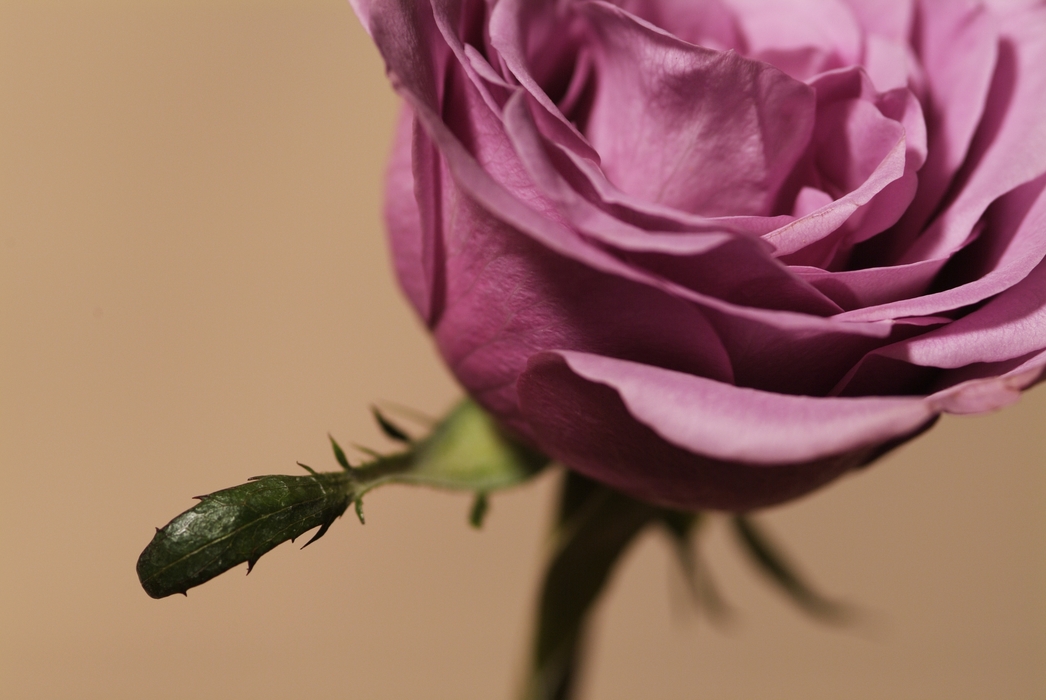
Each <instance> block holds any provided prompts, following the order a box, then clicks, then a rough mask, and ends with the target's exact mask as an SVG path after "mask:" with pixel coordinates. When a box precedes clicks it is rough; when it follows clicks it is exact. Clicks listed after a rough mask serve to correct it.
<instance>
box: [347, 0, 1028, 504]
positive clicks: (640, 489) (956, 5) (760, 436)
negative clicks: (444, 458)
mask: <svg viewBox="0 0 1046 700" xmlns="http://www.w3.org/2000/svg"><path fill="white" fill-rule="evenodd" d="M353 4H354V7H355V9H356V12H357V14H358V15H359V17H360V18H361V20H362V21H363V23H364V25H365V26H366V27H367V28H368V30H369V32H370V33H371V36H372V37H373V39H374V41H375V42H376V44H377V46H378V48H379V49H380V51H381V53H382V55H383V57H384V59H385V61H386V64H387V67H388V71H389V76H390V78H391V80H392V82H393V85H394V87H395V89H396V90H397V92H398V93H399V94H400V95H401V96H402V97H403V98H404V100H405V103H406V105H407V109H406V114H405V116H404V118H403V119H402V121H401V123H400V125H399V130H398V133H397V136H396V142H395V146H394V152H393V156H392V160H391V165H390V170H389V174H388V183H387V203H386V213H387V221H388V228H389V231H390V237H391V245H392V250H393V254H394V260H395V267H396V271H397V273H398V276H399V279H400V282H401V284H402V286H403V289H404V290H405V292H406V294H407V296H408V297H409V299H410V301H411V302H412V303H413V305H414V307H415V309H416V310H417V311H418V313H419V314H420V315H421V317H422V318H423V319H424V321H425V322H426V323H427V324H428V326H429V328H430V329H431V332H432V334H433V336H434V338H435V341H436V344H437V346H438V348H439V350H440V352H441V353H442V355H443V357H444V359H445V360H446V362H447V364H448V365H449V367H450V368H451V370H452V371H453V372H454V374H455V375H456V377H457V378H458V380H459V381H460V382H461V383H462V384H463V385H464V387H465V388H466V390H467V391H468V392H469V393H470V394H471V395H472V397H473V398H475V399H476V400H477V401H478V402H480V403H481V404H482V405H483V406H484V407H485V408H487V409H488V410H489V411H491V412H492V413H493V414H494V415H495V416H497V417H498V418H499V419H500V421H501V422H502V423H503V424H504V425H505V426H506V427H508V428H509V429H510V430H512V431H514V432H515V433H517V434H518V435H519V436H520V437H522V438H524V439H526V440H528V441H530V442H532V443H533V444H534V445H536V446H538V447H539V448H540V449H542V450H544V451H545V452H547V453H548V454H550V455H551V456H553V457H555V458H557V459H558V460H560V461H561V462H563V463H564V464H566V465H567V466H569V467H570V468H572V469H575V470H577V471H579V472H582V473H584V474H586V475H588V476H590V477H593V478H595V479H598V480H601V481H603V482H605V483H608V484H610V485H612V486H614V487H616V488H619V489H621V490H623V491H625V492H628V493H630V494H632V495H635V496H637V497H639V498H643V499H646V500H649V501H652V502H656V503H660V504H667V505H672V506H678V507H686V508H718V509H727V510H745V509H749V508H753V507H759V506H765V505H769V504H773V503H777V502H780V501H783V500H786V499H789V498H793V497H796V496H799V495H802V494H804V493H806V492H808V491H810V490H812V489H814V488H816V487H818V486H820V485H822V484H824V483H826V482H828V481H830V480H831V479H834V478H835V477H837V476H838V475H840V474H842V473H843V472H845V471H847V470H849V469H851V468H853V467H856V466H860V465H862V464H866V463H868V462H869V461H871V460H872V459H874V458H875V457H877V456H878V455H880V454H881V453H883V452H885V451H886V450H887V449H889V448H891V447H892V446H895V445H897V444H900V443H901V442H903V441H905V440H907V439H909V438H911V437H912V436H914V435H916V434H918V433H919V432H921V431H922V430H924V429H926V428H927V427H929V426H930V425H931V424H932V423H933V421H934V420H935V418H936V417H937V416H939V415H940V414H941V413H944V412H947V413H979V412H983V411H989V410H993V409H997V408H999V407H1001V406H1004V405H1006V404H1008V403H1010V402H1012V401H1014V400H1015V399H1016V398H1017V397H1018V395H1019V393H1020V391H1021V390H1023V389H1024V388H1026V387H1028V386H1030V385H1031V384H1033V383H1034V382H1036V381H1037V380H1038V379H1039V377H1040V375H1041V373H1042V368H1043V365H1044V364H1046V352H1044V348H1046V304H1044V300H1046V265H1044V264H1043V263H1042V262H1041V260H1042V258H1043V256H1044V253H1046V193H1044V188H1046V175H1044V173H1046V118H1044V117H1043V115H1044V114H1046V6H1044V4H1043V3H1041V2H999V3H992V4H991V5H990V6H982V5H979V4H976V3H973V2H964V1H962V0H904V1H901V0H891V2H889V3H880V2H873V0H845V1H844V0H788V1H787V2H784V1H781V0H778V1H776V2H772V3H771V2H763V1H762V0H622V1H621V2H620V3H619V4H618V5H617V6H615V5H611V4H608V3H604V2H581V1H578V2H569V1H565V0H564V1H558V2H557V1H555V0H544V1H538V0H489V1H488V2H483V1H482V0H424V1H421V0H353Z"/></svg>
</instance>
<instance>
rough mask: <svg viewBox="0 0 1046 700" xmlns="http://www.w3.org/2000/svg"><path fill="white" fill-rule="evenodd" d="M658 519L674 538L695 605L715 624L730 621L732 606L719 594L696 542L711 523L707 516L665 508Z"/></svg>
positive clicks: (676, 551) (679, 560)
mask: <svg viewBox="0 0 1046 700" xmlns="http://www.w3.org/2000/svg"><path fill="white" fill-rule="evenodd" d="M659 522H660V524H661V526H662V528H663V529H664V530H665V532H666V533H667V534H668V536H669V538H670V539H671V540H672V549H673V550H674V551H675V555H676V560H677V561H678V562H679V568H680V571H682V573H683V578H684V580H685V581H686V584H687V588H688V589H689V591H690V595H691V597H692V598H693V601H694V604H695V605H697V607H698V608H699V609H701V610H703V611H704V612H705V613H706V614H707V615H708V618H709V620H711V621H712V622H713V623H725V622H727V621H728V620H729V618H730V609H729V606H728V605H727V604H726V602H725V601H724V599H723V597H722V595H721V594H720V593H719V588H718V587H717V586H716V584H715V581H714V580H713V578H712V573H711V571H710V570H709V568H708V566H707V564H705V562H704V561H703V559H702V558H701V556H700V555H699V554H698V548H697V544H696V540H697V537H698V535H699V533H700V531H701V529H702V527H703V526H704V524H705V523H706V522H708V515H707V514H705V513H687V512H684V511H678V510H663V511H661V513H660V517H659Z"/></svg>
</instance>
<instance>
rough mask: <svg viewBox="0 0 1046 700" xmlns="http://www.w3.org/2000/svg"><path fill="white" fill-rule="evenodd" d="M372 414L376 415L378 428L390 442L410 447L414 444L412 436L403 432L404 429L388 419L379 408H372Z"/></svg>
mask: <svg viewBox="0 0 1046 700" xmlns="http://www.w3.org/2000/svg"><path fill="white" fill-rule="evenodd" d="M370 412H371V413H372V414H373V415H374V420H376V421H377V422H378V427H379V428H381V432H383V433H385V436H386V437H388V438H389V439H390V440H395V441H396V442H402V443H406V444H408V445H409V444H410V443H412V442H413V440H412V439H411V437H410V435H407V432H406V431H405V430H403V428H401V427H399V426H398V425H396V424H395V423H393V422H392V421H390V420H389V419H388V418H386V417H385V414H383V413H382V412H381V410H380V409H379V408H378V407H377V406H371V407H370Z"/></svg>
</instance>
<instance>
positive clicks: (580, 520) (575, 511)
mask: <svg viewBox="0 0 1046 700" xmlns="http://www.w3.org/2000/svg"><path fill="white" fill-rule="evenodd" d="M663 512H664V511H663V510H662V509H660V508H656V507H654V506H651V505H648V504H646V503H641V502H639V501H636V500H633V499H631V498H629V497H627V496H624V495H622V494H620V493H618V492H616V491H613V490H611V489H608V488H606V487H605V486H602V485H600V484H598V483H596V482H594V481H591V480H590V479H587V478H585V477H583V476H580V475H579V474H576V473H574V472H572V471H568V472H567V474H566V476H565V478H564V481H563V490H562V494H561V496H560V503H559V510H558V513H557V515H556V522H555V526H554V530H553V537H552V547H551V553H550V556H549V565H548V569H547V570H546V572H545V580H544V585H543V587H542V591H541V601H540V604H539V608H538V619H537V629H536V634H535V638H534V641H533V646H532V648H531V655H532V658H531V660H530V662H529V664H528V671H527V673H528V675H527V678H526V685H525V687H524V691H523V695H522V699H523V700H570V698H572V697H573V696H574V692H575V691H576V688H577V679H578V673H579V669H580V664H581V662H582V657H583V651H584V641H585V631H586V625H587V623H588V619H589V613H590V612H591V610H592V606H593V604H594V603H595V602H596V601H597V600H598V598H599V595H600V593H601V592H602V591H603V587H604V586H605V584H606V582H607V580H608V579H609V577H610V573H611V571H612V570H613V568H614V564H615V563H616V562H617V561H618V559H620V557H621V555H622V554H623V553H624V551H625V550H626V549H627V548H628V545H629V544H630V543H631V542H632V541H633V540H634V539H635V537H636V535H638V534H639V533H640V532H642V530H643V528H645V527H646V526H647V525H648V524H650V523H651V522H653V521H655V520H658V519H659V518H660V517H661V515H662V513H663Z"/></svg>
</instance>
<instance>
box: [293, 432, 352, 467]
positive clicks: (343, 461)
mask: <svg viewBox="0 0 1046 700" xmlns="http://www.w3.org/2000/svg"><path fill="white" fill-rule="evenodd" d="M327 438H328V439H329V440H330V441H331V449H332V450H334V459H335V461H337V463H338V464H340V465H341V468H342V469H344V470H345V471H349V470H350V469H352V467H350V466H349V458H348V457H346V456H345V450H343V449H341V445H339V444H338V441H337V440H335V439H334V436H333V435H331V434H330V433H327ZM298 464H301V462H298ZM301 466H305V465H304V464H301ZM305 468H306V469H308V467H305Z"/></svg>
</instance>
